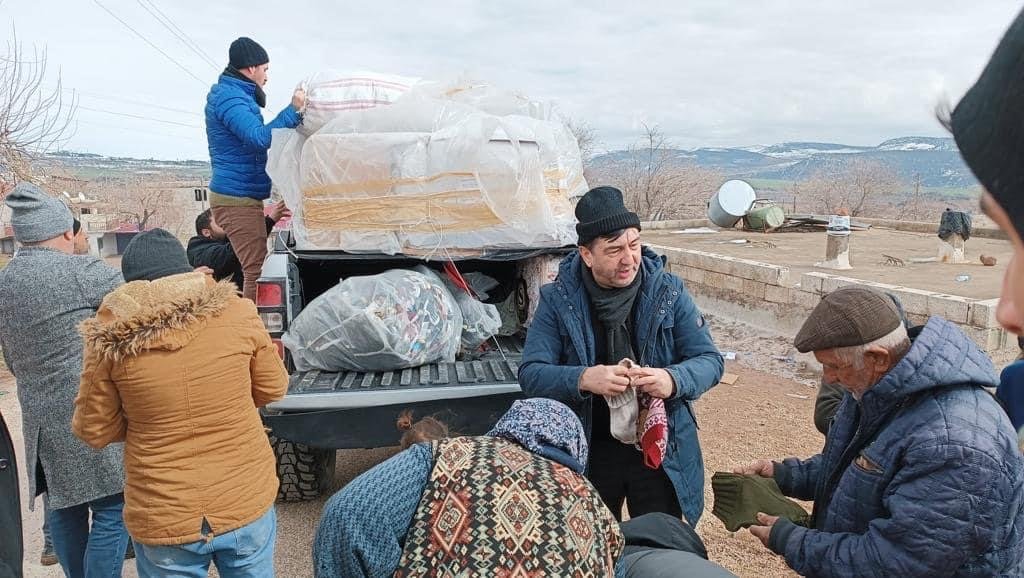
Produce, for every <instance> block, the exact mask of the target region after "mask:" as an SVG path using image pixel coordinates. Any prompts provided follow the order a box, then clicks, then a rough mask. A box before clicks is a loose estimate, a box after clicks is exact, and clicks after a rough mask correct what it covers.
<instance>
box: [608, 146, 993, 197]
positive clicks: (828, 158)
mask: <svg viewBox="0 0 1024 578" xmlns="http://www.w3.org/2000/svg"><path fill="white" fill-rule="evenodd" d="M669 154H670V158H672V159H678V162H679V163H682V164H685V163H693V164H696V165H698V166H701V167H705V168H710V169H714V170H717V171H720V172H722V173H724V174H725V175H726V176H728V177H737V178H747V179H774V180H783V181H798V180H802V179H805V178H807V177H809V176H811V175H812V174H814V173H816V172H818V171H821V170H824V169H828V168H833V167H835V166H836V165H842V164H843V163H847V162H850V161H851V160H853V159H868V160H872V161H877V162H880V163H883V164H885V165H888V166H889V167H891V168H892V169H893V170H894V171H895V172H896V173H897V174H899V175H900V176H901V177H902V178H903V179H905V180H906V181H907V182H913V181H914V180H916V178H917V176H920V178H921V184H922V185H923V186H925V187H942V188H961V187H972V186H975V185H977V184H978V182H977V180H976V179H975V178H974V175H972V174H971V171H970V169H968V168H967V165H966V164H964V161H963V159H962V158H960V152H959V151H958V150H957V148H956V143H955V142H954V141H953V139H952V138H935V137H901V138H895V139H891V140H887V141H885V142H883V143H881V144H879V145H878V146H875V147H864V146H850V145H844V144H836V143H820V142H787V143H780V144H774V145H770V146H748V147H737V148H699V149H694V150H681V149H673V150H671V151H670V153H669ZM629 155H630V153H629V151H612V152H609V153H605V154H602V155H598V156H597V157H595V158H594V159H593V160H592V162H593V164H594V165H595V166H597V167H598V168H611V167H613V166H614V165H616V164H619V163H623V162H625V161H628V160H629Z"/></svg>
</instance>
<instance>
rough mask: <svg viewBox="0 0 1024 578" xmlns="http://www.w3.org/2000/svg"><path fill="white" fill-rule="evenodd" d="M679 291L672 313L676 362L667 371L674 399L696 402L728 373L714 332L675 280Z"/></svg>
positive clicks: (683, 288)
mask: <svg viewBox="0 0 1024 578" xmlns="http://www.w3.org/2000/svg"><path fill="white" fill-rule="evenodd" d="M675 287H676V289H675V291H677V292H678V295H677V296H676V299H675V303H673V305H672V307H673V312H674V315H675V323H674V324H673V327H672V338H673V340H674V343H673V354H674V357H675V360H674V361H675V363H673V364H672V365H669V366H668V367H666V368H665V369H666V370H668V372H669V374H671V375H672V380H673V381H675V384H676V391H675V393H674V394H673V398H674V399H684V400H688V401H694V400H696V399H698V398H700V396H702V395H704V393H705V392H706V391H708V390H709V389H711V388H712V387H714V386H715V385H716V384H718V380H720V379H721V378H722V372H723V371H725V362H724V361H723V360H722V354H721V353H719V352H718V348H717V347H715V342H714V341H712V339H711V331H709V330H708V324H707V323H706V322H705V320H704V316H703V315H702V314H701V312H700V310H699V309H697V305H696V304H695V303H694V302H693V299H692V298H691V297H690V294H689V293H688V292H687V291H686V288H685V287H683V286H682V283H680V282H679V281H678V280H676V281H675Z"/></svg>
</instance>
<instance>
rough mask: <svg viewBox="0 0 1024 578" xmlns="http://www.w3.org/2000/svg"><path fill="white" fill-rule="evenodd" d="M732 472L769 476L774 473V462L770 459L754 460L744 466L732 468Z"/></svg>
mask: <svg viewBox="0 0 1024 578" xmlns="http://www.w3.org/2000/svg"><path fill="white" fill-rule="evenodd" d="M732 473H734V474H742V475H744V476H761V477H762V478H771V477H773V476H774V475H775V464H774V463H772V461H771V460H755V461H753V462H750V463H749V464H747V465H745V466H740V467H738V468H733V470H732Z"/></svg>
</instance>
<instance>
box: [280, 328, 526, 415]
mask: <svg viewBox="0 0 1024 578" xmlns="http://www.w3.org/2000/svg"><path fill="white" fill-rule="evenodd" d="M489 343H490V344H491V346H492V349H491V350H489V351H487V352H486V353H484V354H483V355H481V356H480V357H479V358H477V359H474V360H472V361H457V362H455V363H433V364H429V365H422V366H420V367H413V368H409V369H400V370H396V371H376V372H360V371H344V372H327V371H319V370H313V371H306V372H296V373H294V374H293V375H292V376H291V379H290V381H289V386H288V395H287V396H286V397H285V398H284V399H282V400H280V401H277V402H275V403H273V404H271V405H269V406H268V407H267V409H269V410H271V411H280V412H293V411H310V410H330V409H348V408H360V407H376V406H384V405H394V404H415V403H419V402H424V401H434V400H446V399H462V398H470V397H479V396H485V395H495V394H506V393H517V392H519V391H520V390H519V384H518V381H517V376H518V374H519V362H520V360H521V359H522V354H523V352H522V339H521V338H519V337H500V338H498V343H499V345H500V349H498V348H493V346H494V341H493V340H492V341H490V342H489Z"/></svg>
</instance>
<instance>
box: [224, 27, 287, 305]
mask: <svg viewBox="0 0 1024 578" xmlns="http://www.w3.org/2000/svg"><path fill="white" fill-rule="evenodd" d="M228 55H229V58H230V62H229V63H228V66H227V68H225V69H224V72H223V73H221V75H220V78H219V79H218V80H217V84H215V85H213V87H212V88H211V89H210V94H209V95H207V97H206V140H207V144H208V146H209V148H210V165H211V168H212V171H213V176H212V178H211V179H210V191H209V193H210V194H209V197H210V208H211V209H212V211H213V215H214V219H216V221H217V223H218V224H219V225H220V226H221V227H222V228H223V229H224V232H225V233H226V234H227V237H228V240H229V241H230V242H231V246H232V247H233V248H234V252H235V254H236V255H237V256H238V260H239V262H240V263H241V264H242V274H243V278H244V283H243V289H242V294H243V295H244V296H245V297H246V298H248V299H252V300H253V301H255V300H256V279H258V278H259V276H260V270H261V269H262V267H263V260H264V259H265V258H266V256H267V230H266V225H265V223H264V217H263V201H264V200H266V199H267V198H268V197H269V196H270V176H269V175H267V150H268V149H269V148H270V137H271V131H272V130H273V129H275V128H295V127H296V126H298V125H299V123H300V122H302V117H301V115H300V112H301V111H302V108H303V107H304V106H305V103H306V93H305V91H303V90H302V89H296V90H295V93H294V94H293V95H292V103H291V104H290V105H288V106H287V107H285V108H284V110H282V111H281V112H280V113H279V114H278V115H277V118H275V119H274V120H272V121H271V122H270V124H267V125H264V124H263V115H262V113H260V109H261V108H263V107H265V106H266V105H267V96H266V94H265V93H264V92H263V86H264V85H265V84H266V83H267V70H268V69H269V68H270V57H269V56H267V51H266V50H264V49H263V47H262V46H260V45H259V44H257V43H256V42H255V41H253V40H251V39H249V38H244V37H243V38H239V39H237V40H235V41H234V42H232V43H231V48H230V50H229V51H228Z"/></svg>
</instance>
